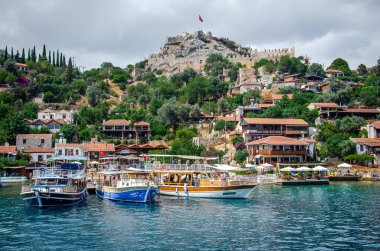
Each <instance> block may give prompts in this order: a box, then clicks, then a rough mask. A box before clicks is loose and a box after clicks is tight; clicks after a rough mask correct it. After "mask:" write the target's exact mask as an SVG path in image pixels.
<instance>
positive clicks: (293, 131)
mask: <svg viewBox="0 0 380 251" xmlns="http://www.w3.org/2000/svg"><path fill="white" fill-rule="evenodd" d="M285 134H291V135H295V134H309V132H308V131H306V130H286V131H285Z"/></svg>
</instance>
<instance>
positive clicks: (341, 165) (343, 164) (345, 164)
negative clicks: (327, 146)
mask: <svg viewBox="0 0 380 251" xmlns="http://www.w3.org/2000/svg"><path fill="white" fill-rule="evenodd" d="M338 167H339V168H351V167H352V166H351V165H350V164H347V163H342V164H340V165H338Z"/></svg>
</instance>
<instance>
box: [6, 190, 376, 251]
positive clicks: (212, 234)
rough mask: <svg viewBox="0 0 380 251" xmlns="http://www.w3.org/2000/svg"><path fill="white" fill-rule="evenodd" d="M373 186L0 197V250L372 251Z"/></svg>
mask: <svg viewBox="0 0 380 251" xmlns="http://www.w3.org/2000/svg"><path fill="white" fill-rule="evenodd" d="M379 188H380V186H379V184H378V183H332V184H331V185H330V186H310V187H279V186H261V187H259V188H258V189H256V190H255V192H254V193H253V194H252V197H251V198H249V199H248V200H204V199H194V200H192V199H177V198H165V197H161V198H159V202H158V203H156V204H152V205H146V204H127V203H119V202H110V201H103V200H101V199H99V198H97V197H95V196H90V197H89V200H88V201H87V202H86V203H85V204H83V205H80V206H76V207H67V208H63V209H57V208H49V209H42V210H41V209H36V208H28V207H27V205H25V203H23V201H22V200H21V198H20V197H19V195H18V193H19V191H20V187H18V186H12V187H7V188H1V189H0V236H1V238H0V247H1V249H2V250H52V249H59V250H107V249H110V250H147V249H148V250H152V249H169V250H176V249H183V250H199V249H202V250H224V249H232V250H274V249H276V250H305V249H307V250H333V249H345V250H350V249H373V250H378V249H380V237H379V236H380V224H379V222H380V216H379V215H380V214H379V213H378V212H379V209H380V206H379V203H378V201H379V199H380V193H379Z"/></svg>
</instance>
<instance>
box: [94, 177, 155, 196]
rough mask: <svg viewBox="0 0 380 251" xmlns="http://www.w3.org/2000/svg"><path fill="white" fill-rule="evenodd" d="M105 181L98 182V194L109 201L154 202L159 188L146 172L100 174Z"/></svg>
mask: <svg viewBox="0 0 380 251" xmlns="http://www.w3.org/2000/svg"><path fill="white" fill-rule="evenodd" d="M99 175H102V176H103V180H98V184H97V185H96V194H97V195H98V196H99V197H101V198H103V199H108V200H114V201H125V202H142V203H146V202H154V198H155V196H156V194H157V192H158V186H157V185H156V184H155V182H154V181H153V179H152V178H149V177H151V176H150V174H149V173H148V172H144V171H105V172H100V173H99Z"/></svg>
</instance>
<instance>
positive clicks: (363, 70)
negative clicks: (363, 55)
mask: <svg viewBox="0 0 380 251" xmlns="http://www.w3.org/2000/svg"><path fill="white" fill-rule="evenodd" d="M358 73H359V75H360V76H364V75H366V74H367V73H368V70H367V67H366V66H365V65H364V64H360V65H359V66H358Z"/></svg>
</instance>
